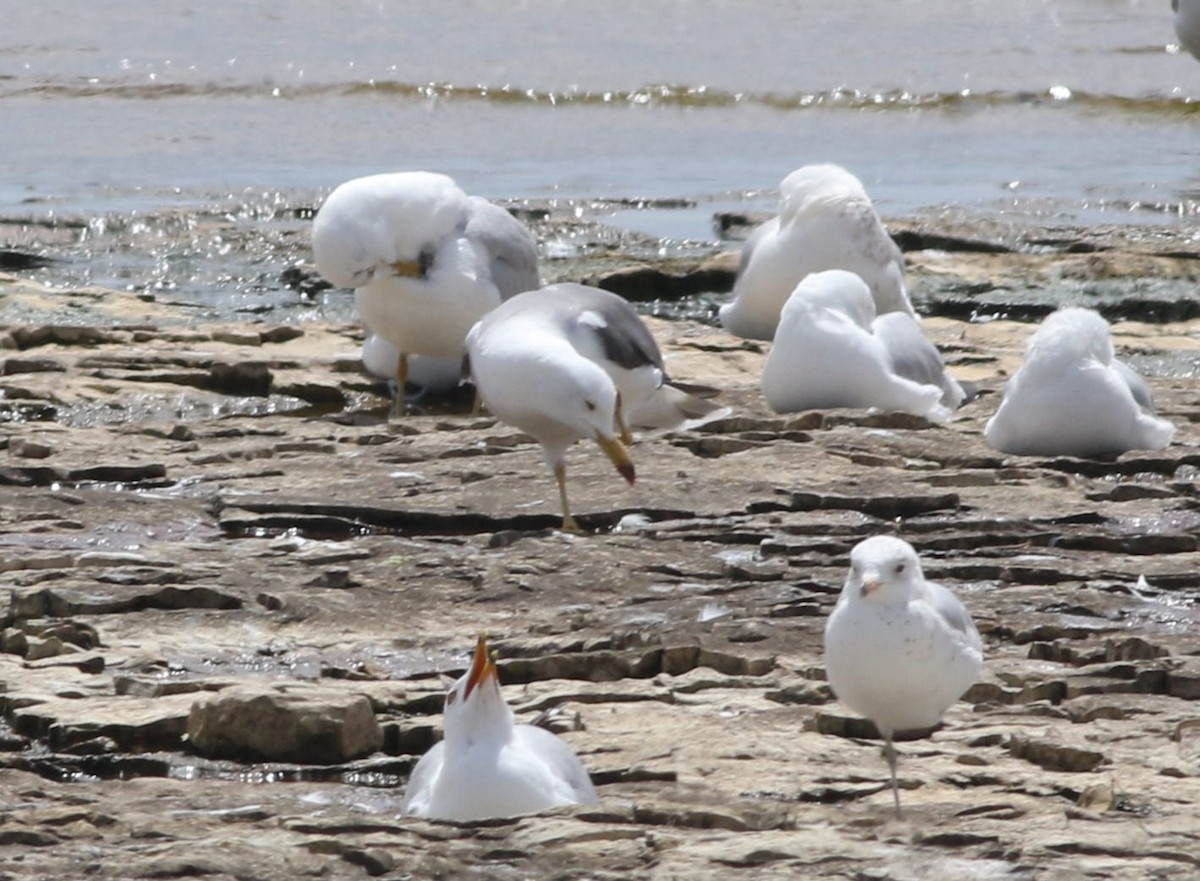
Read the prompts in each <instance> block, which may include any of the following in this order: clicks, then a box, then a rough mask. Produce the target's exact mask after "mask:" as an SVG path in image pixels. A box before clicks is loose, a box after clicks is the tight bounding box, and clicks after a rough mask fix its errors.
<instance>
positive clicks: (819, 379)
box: [761, 269, 965, 422]
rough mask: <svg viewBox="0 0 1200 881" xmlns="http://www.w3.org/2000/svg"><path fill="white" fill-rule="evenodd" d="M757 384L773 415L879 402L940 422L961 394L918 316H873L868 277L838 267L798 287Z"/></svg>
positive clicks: (887, 408)
mask: <svg viewBox="0 0 1200 881" xmlns="http://www.w3.org/2000/svg"><path fill="white" fill-rule="evenodd" d="M761 382H762V390H763V395H764V396H765V397H766V399H767V404H769V405H770V407H771V409H772V410H774V411H775V412H776V413H791V412H795V411H798V410H815V409H821V408H825V407H878V408H879V409H882V410H898V411H900V412H903V413H912V414H914V415H917V416H924V417H926V418H927V419H930V420H932V421H935V422H944V421H946V420H947V419H949V418H950V412H951V410H952V409H953V408H955V407H957V406H958V405H959V404H961V403H962V401H963V399H964V397H965V396H964V394H963V391H962V389H961V388H960V387H959V385H958V383H957V382H955V380H954V379H953V378H952V377H950V376H948V375H947V374H946V371H945V365H944V364H943V363H942V358H941V355H939V354H938V351H937V349H936V348H934V346H933V344H932V343H930V342H929V341H928V340H927V339H926V338H925V336H924V335H923V334H922V333H921V328H920V325H919V324H918V323H917V322H916V319H914V318H913V317H912V316H910V315H908V314H907V313H902V312H893V313H888V314H887V315H881V316H879V317H878V318H876V317H875V304H874V301H873V300H872V299H871V292H870V291H869V290H868V288H867V285H866V282H864V281H863V280H862V279H861V278H859V277H858V276H857V275H855V274H854V273H853V272H847V271H846V270H843V269H830V270H826V271H825V272H817V273H813V274H812V275H809V276H808V277H807V278H805V279H804V281H802V282H800V284H798V285H797V286H796V289H795V291H793V292H792V295H791V296H790V297H789V298H788V301H787V304H786V305H785V306H784V307H783V313H782V315H781V317H780V321H779V329H778V330H777V331H776V333H775V342H774V343H772V345H771V351H770V352H769V353H768V354H767V360H766V363H765V364H764V365H763V372H762V380H761Z"/></svg>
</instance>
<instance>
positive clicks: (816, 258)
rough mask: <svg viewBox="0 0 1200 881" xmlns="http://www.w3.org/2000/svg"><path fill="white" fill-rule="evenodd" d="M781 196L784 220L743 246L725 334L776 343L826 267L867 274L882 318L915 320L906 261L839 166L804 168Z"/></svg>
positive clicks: (725, 313) (725, 310) (858, 185)
mask: <svg viewBox="0 0 1200 881" xmlns="http://www.w3.org/2000/svg"><path fill="white" fill-rule="evenodd" d="M779 190H780V199H779V216H777V217H774V218H772V219H771V220H768V221H767V222H766V223H764V224H762V225H761V226H760V227H758V228H757V229H756V230H755V231H754V232H753V233H752V234H751V236H750V238H749V239H747V241H746V244H745V245H744V246H743V248H742V260H741V265H740V266H739V268H738V275H737V280H736V281H735V282H734V285H733V299H732V300H731V301H730V302H729V303H726V304H725V305H724V306H722V307H721V312H720V315H721V323H722V324H723V325H724V326H725V328H726V330H728V331H729V332H730V333H734V334H737V335H738V336H741V337H748V338H750V339H758V340H769V339H772V338H773V337H774V336H775V327H776V325H777V324H778V323H779V313H780V310H781V309H782V308H783V305H784V303H785V302H786V301H787V299H788V296H789V295H790V294H791V293H792V291H793V290H794V289H795V287H796V285H797V284H799V283H800V281H802V280H803V279H804V277H805V276H806V275H808V274H809V273H811V272H820V271H822V270H825V269H848V270H850V271H852V272H855V273H857V274H858V275H859V276H861V277H862V279H863V280H864V281H865V282H866V283H867V286H868V287H869V288H870V290H871V296H872V298H874V300H875V311H876V312H877V313H878V314H880V315H882V314H884V313H885V312H906V313H908V314H909V315H915V314H916V313H915V312H914V311H913V307H912V304H911V303H910V302H909V299H908V292H907V290H906V288H905V285H904V255H903V254H901V253H900V249H899V248H898V247H896V243H895V242H893V241H892V239H891V237H890V236H888V234H887V230H885V229H884V228H883V223H882V222H881V221H880V219H879V215H878V214H877V213H876V212H875V207H874V206H873V205H872V204H871V199H870V197H869V196H867V193H866V190H865V189H863V185H862V182H861V181H860V180H859V179H858V178H856V177H855V176H854V175H853V174H851V173H850V172H848V171H846V170H845V169H844V168H841V167H839V166H837V165H805V166H804V167H803V168H800V169H797V170H796V171H793V172H792V173H791V174H789V175H788V176H787V177H785V178H784V179H783V183H782V184H780V187H779Z"/></svg>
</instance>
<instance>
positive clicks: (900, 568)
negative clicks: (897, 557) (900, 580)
mask: <svg viewBox="0 0 1200 881" xmlns="http://www.w3.org/2000/svg"><path fill="white" fill-rule="evenodd" d="M906 565H907V564H906V563H897V564H896V574H897V575H903V574H904V568H905V566H906Z"/></svg>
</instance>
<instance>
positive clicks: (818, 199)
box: [779, 164, 870, 223]
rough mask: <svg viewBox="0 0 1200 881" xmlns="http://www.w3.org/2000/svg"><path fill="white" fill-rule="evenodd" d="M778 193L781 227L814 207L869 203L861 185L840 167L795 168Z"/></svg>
mask: <svg viewBox="0 0 1200 881" xmlns="http://www.w3.org/2000/svg"><path fill="white" fill-rule="evenodd" d="M779 192H780V200H779V216H780V218H781V219H782V220H783V221H784V222H785V223H786V222H788V221H790V220H791V218H792V217H794V216H795V215H796V214H798V213H799V212H801V211H804V210H806V209H807V208H808V207H809V206H811V205H814V204H818V203H829V202H838V201H849V200H862V201H867V202H869V201H870V200H869V199H868V197H867V191H866V189H865V188H864V187H863V185H862V181H860V180H859V179H858V178H857V177H855V176H854V175H853V174H851V173H850V172H848V171H846V169H844V168H842V167H841V166H840V165H831V164H817V165H805V166H803V167H801V168H797V169H796V170H795V171H793V172H792V173H791V174H789V175H788V176H787V177H785V178H784V179H783V182H782V183H781V184H780V185H779Z"/></svg>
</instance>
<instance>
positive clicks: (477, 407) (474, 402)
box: [471, 386, 483, 416]
mask: <svg viewBox="0 0 1200 881" xmlns="http://www.w3.org/2000/svg"><path fill="white" fill-rule="evenodd" d="M471 415H472V416H482V415H483V398H482V397H480V395H479V388H478V386H476V388H475V397H474V398H472V399H471Z"/></svg>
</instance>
